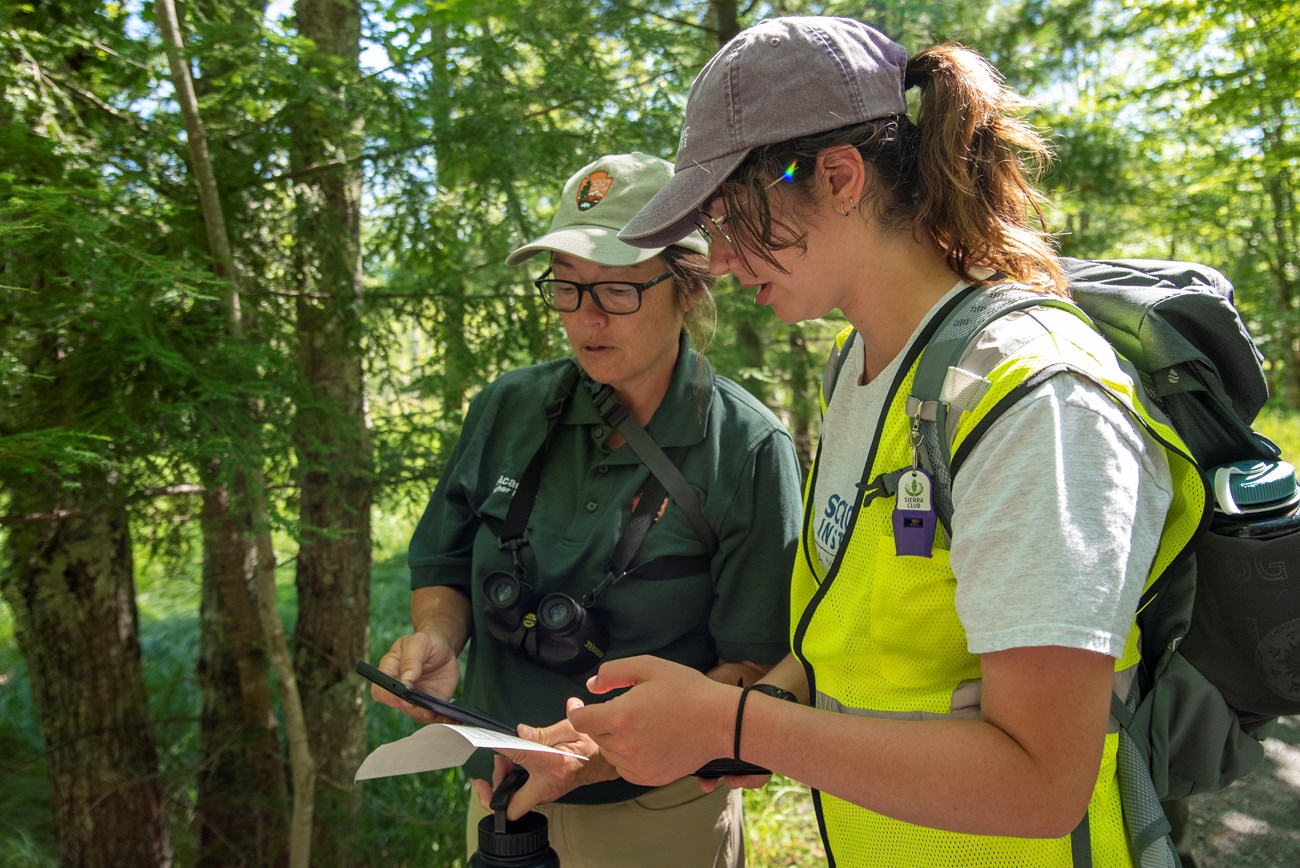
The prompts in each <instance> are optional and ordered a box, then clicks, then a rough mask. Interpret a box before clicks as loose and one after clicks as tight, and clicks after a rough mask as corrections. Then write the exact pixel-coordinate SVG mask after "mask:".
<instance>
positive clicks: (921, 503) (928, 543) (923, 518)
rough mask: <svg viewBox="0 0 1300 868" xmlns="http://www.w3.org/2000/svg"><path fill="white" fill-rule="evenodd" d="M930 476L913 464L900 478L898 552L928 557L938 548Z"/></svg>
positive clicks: (896, 529)
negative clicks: (935, 547) (935, 546)
mask: <svg viewBox="0 0 1300 868" xmlns="http://www.w3.org/2000/svg"><path fill="white" fill-rule="evenodd" d="M931 488H932V486H931V483H930V475H929V474H928V473H926V472H925V471H924V470H922V469H921V468H920V467H909V468H908V469H907V470H905V471H904V472H903V475H902V476H900V477H899V478H898V494H897V496H896V498H895V501H894V553H895V554H896V555H898V556H899V557H903V556H905V555H910V556H913V557H922V558H928V557H930V555H931V553H932V552H933V551H934V523H935V513H934V501H933V499H932V498H931V497H930V491H931Z"/></svg>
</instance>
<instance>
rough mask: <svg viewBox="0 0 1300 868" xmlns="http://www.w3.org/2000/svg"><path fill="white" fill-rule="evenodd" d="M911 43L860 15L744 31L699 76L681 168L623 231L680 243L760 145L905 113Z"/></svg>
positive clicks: (634, 237)
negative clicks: (699, 214)
mask: <svg viewBox="0 0 1300 868" xmlns="http://www.w3.org/2000/svg"><path fill="white" fill-rule="evenodd" d="M906 68H907V52H906V51H904V50H903V47H902V46H901V45H898V44H897V43H895V42H893V41H891V40H890V39H889V38H888V37H886V36H885V35H884V34H883V33H881V32H880V31H878V30H876V29H875V28H872V27H869V26H867V25H866V24H863V23H862V22H861V21H855V20H853V19H852V18H828V17H811V16H810V17H789V18H771V19H768V20H766V21H763V22H761V23H759V24H756V25H754V26H753V27H751V28H749V29H748V30H744V31H742V32H741V33H740V34H739V35H738V36H736V37H735V38H734V39H732V40H731V41H730V42H728V43H727V44H726V45H725V46H723V48H722V50H721V51H719V52H718V53H717V54H715V55H714V56H713V59H712V60H710V61H709V62H708V64H706V65H705V67H704V69H703V70H702V71H701V72H700V74H699V75H698V76H696V78H695V83H694V84H692V85H691V93H690V96H689V97H688V98H687V100H686V121H685V123H684V124H683V125H682V135H681V141H680V142H679V143H678V148H677V164H676V174H674V175H673V179H672V180H671V181H669V182H668V184H667V186H665V187H664V188H663V189H662V190H660V191H659V192H658V193H657V194H656V195H655V197H654V198H653V199H651V200H650V203H649V204H648V205H646V206H645V207H644V208H642V209H641V211H640V213H638V214H637V215H636V216H635V217H634V218H632V220H631V221H629V222H628V224H627V226H626V227H624V229H623V231H622V232H620V233H619V236H618V237H619V238H621V239H623V240H624V241H626V242H627V243H629V244H635V245H637V246H638V247H640V246H642V245H646V246H648V247H657V246H660V245H664V244H671V243H673V242H674V241H675V240H677V239H678V238H681V237H683V236H685V235H687V234H688V233H690V232H691V231H692V230H693V229H694V228H695V222H694V221H695V214H696V212H697V211H698V210H699V208H700V206H701V205H703V204H704V201H705V200H706V199H707V198H708V197H709V196H710V195H712V194H713V192H714V191H715V190H717V189H718V188H719V187H720V186H722V182H723V181H725V180H726V179H727V177H728V176H729V175H730V174H731V173H732V172H733V171H735V169H736V167H737V166H739V165H740V163H741V161H742V160H744V159H745V156H746V155H747V154H748V153H749V152H750V151H752V150H753V149H754V148H756V147H759V146H760V145H770V144H775V143H777V142H784V141H787V140H789V139H795V138H799V137H800V136H807V135H812V134H813V133H821V132H825V131H827V130H833V129H838V128H839V127H844V126H849V125H850V124H856V123H862V122H863V121H870V120H875V119H876V118H882V117H886V116H888V115H896V114H904V113H906V111H907V101H906V99H905V98H904V96H903V76H904V73H905V71H906Z"/></svg>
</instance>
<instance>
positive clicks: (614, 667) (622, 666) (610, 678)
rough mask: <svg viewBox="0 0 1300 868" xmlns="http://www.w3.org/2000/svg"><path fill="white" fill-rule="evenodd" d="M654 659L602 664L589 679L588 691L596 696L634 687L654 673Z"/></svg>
mask: <svg viewBox="0 0 1300 868" xmlns="http://www.w3.org/2000/svg"><path fill="white" fill-rule="evenodd" d="M653 663H654V658H653V657H625V658H623V659H622V660H611V661H610V662H609V663H603V664H601V667H600V669H598V670H596V674H595V675H593V676H591V677H590V678H588V679H587V689H588V690H590V691H591V692H592V693H594V694H596V695H600V694H602V693H609V692H610V691H611V690H618V689H619V688H622V687H633V686H635V685H636V684H638V683H640V681H641V680H642V679H643V678H645V677H646V676H648V675H649V673H650V672H651V671H653V668H654V667H653Z"/></svg>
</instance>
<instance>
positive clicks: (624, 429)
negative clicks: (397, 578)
mask: <svg viewBox="0 0 1300 868" xmlns="http://www.w3.org/2000/svg"><path fill="white" fill-rule="evenodd" d="M606 389H609V387H608V386H604V387H602V390H601V392H599V393H597V394H598V395H600V396H601V397H602V398H603V400H601V401H598V402H597V405H596V406H597V409H598V410H601V417H602V418H603V419H605V422H606V424H608V425H610V426H611V427H614V428H617V429H618V430H619V432H620V433H621V434H623V437H624V438H625V439H626V440H627V441H628V443H630V444H633V449H634V450H635V451H636V453H637V455H638V456H640V457H641V459H642V460H643V461H645V463H646V465H647V466H648V467H649V468H650V476H649V477H648V478H647V479H646V483H645V485H644V486H642V488H641V491H640V493H639V494H638V495H637V501H636V506H635V507H634V508H633V509H632V514H631V516H630V517H629V519H628V522H627V524H626V525H625V526H624V528H623V533H622V534H621V535H620V536H619V539H618V542H617V543H615V545H614V551H613V553H612V554H611V556H610V563H609V565H608V567H607V568H606V570H605V575H604V576H603V577H602V578H601V580H600V582H599V583H598V584H597V585H596V587H595V588H593V589H592V590H591V591H589V592H588V593H587V594H586V596H585V597H584V598H583V604H584V605H590V604H591V602H592V601H593V600H595V598H596V597H597V596H598V595H599V594H600V593H602V592H603V591H605V590H606V589H607V588H609V587H612V586H613V585H615V584H617V583H618V582H619V581H621V580H622V579H623V578H624V577H626V576H629V575H635V576H638V577H640V578H644V579H655V580H657V579H675V578H680V577H681V576H688V575H693V574H695V573H700V572H705V571H707V570H708V568H709V562H710V560H711V556H712V554H713V553H714V552H716V551H717V547H718V542H717V537H716V536H715V535H714V534H713V529H712V528H711V527H709V524H708V522H707V521H706V520H705V519H704V516H703V514H701V513H700V512H699V509H700V507H699V499H698V498H696V497H695V491H694V489H692V488H691V487H690V485H689V483H687V482H686V479H685V477H683V476H682V472H681V470H680V469H678V464H679V463H680V462H681V461H682V459H683V458H684V457H685V456H686V452H687V447H685V446H676V447H672V448H670V449H669V450H667V452H665V451H664V450H663V449H661V448H660V447H659V445H658V444H657V443H655V442H654V440H653V438H651V437H650V435H649V434H648V433H647V432H646V430H645V429H644V428H642V427H641V426H640V425H638V424H637V423H636V421H635V420H633V419H632V417H631V414H629V413H628V412H627V411H626V410H625V409H624V408H623V406H622V405H621V404H619V403H618V400H617V399H616V398H614V397H613V390H609V396H607V397H606V396H604V394H603V393H604V390H606ZM620 411H621V414H622V418H621V419H620V418H618V413H619V412H620ZM616 419H617V421H615V420H616ZM633 430H634V431H636V432H639V435H640V437H639V438H638V439H640V438H644V439H642V440H641V448H637V446H636V444H635V443H634V441H633V437H637V435H636V434H633V435H632V436H629V431H633ZM647 444H648V445H647ZM545 454H546V443H545V442H543V443H542V445H541V447H539V448H538V450H537V452H536V454H534V455H533V457H532V460H530V461H529V462H528V467H527V468H526V469H525V470H524V474H523V476H522V477H521V478H520V480H519V487H518V488H517V489H515V493H514V496H513V497H512V498H511V499H510V508H509V509H508V510H507V511H506V517H505V520H504V521H503V522H502V524H501V528H500V531H499V532H498V533H497V538H498V539H500V541H501V545H500V547H501V549H502V550H503V551H509V552H510V553H511V554H512V555H515V554H516V553H517V552H518V550H519V548H520V547H522V546H524V545H526V544H527V540H526V539H525V538H524V530H525V528H526V527H527V525H528V518H529V516H530V515H531V514H532V511H533V507H534V506H535V505H536V503H537V491H538V488H539V487H540V486H541V480H542V464H543V462H544V458H545ZM648 456H653V457H648ZM665 477H667V478H668V481H667V482H665ZM681 491H684V492H686V494H687V495H689V498H690V501H689V505H687V504H686V503H683V502H682V499H681V498H680V497H679V496H678V494H679V492H681ZM670 496H671V497H672V499H673V500H675V501H677V503H678V505H679V506H680V507H681V508H682V509H683V511H684V512H685V513H686V515H687V517H688V518H690V519H691V524H692V525H693V526H694V527H695V530H696V533H699V532H700V525H701V524H702V525H703V527H704V529H705V530H706V531H707V532H708V535H707V537H704V536H702V537H701V539H702V541H703V542H704V543H705V545H707V546H708V547H709V553H708V554H698V555H665V556H663V557H658V558H654V559H653V560H650V561H647V562H645V563H643V564H638V565H635V566H634V565H633V560H634V559H635V557H636V553H637V551H638V550H639V549H640V548H641V544H642V543H643V542H644V541H645V538H646V534H648V533H649V532H650V528H652V527H653V526H654V525H655V523H656V522H658V520H659V517H660V516H661V515H662V514H663V507H664V506H665V498H667V497H670ZM692 509H694V510H695V512H696V516H692V515H691V511H692ZM696 518H698V523H697V521H696Z"/></svg>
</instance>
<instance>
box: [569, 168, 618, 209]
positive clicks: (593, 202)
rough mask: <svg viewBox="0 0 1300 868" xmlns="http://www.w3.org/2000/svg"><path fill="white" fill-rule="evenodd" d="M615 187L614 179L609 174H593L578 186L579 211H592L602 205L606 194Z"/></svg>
mask: <svg viewBox="0 0 1300 868" xmlns="http://www.w3.org/2000/svg"><path fill="white" fill-rule="evenodd" d="M613 186H614V178H613V177H612V176H611V175H610V174H609V173H608V172H592V173H591V174H590V175H588V176H587V177H585V178H583V179H582V183H581V184H579V185H578V197H577V198H578V210H579V211H590V210H591V209H592V208H594V207H596V206H597V205H598V204H600V200H601V199H604V198H605V194H606V193H608V192H609V190H610V188H611V187H613Z"/></svg>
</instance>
